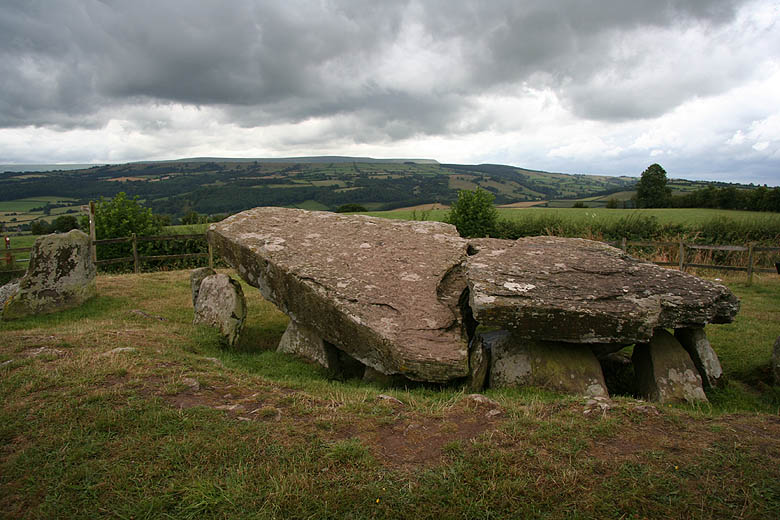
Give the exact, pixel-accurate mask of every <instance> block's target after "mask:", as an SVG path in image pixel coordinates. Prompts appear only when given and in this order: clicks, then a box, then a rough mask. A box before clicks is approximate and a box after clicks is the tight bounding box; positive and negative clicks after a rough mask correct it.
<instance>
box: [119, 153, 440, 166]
mask: <svg viewBox="0 0 780 520" xmlns="http://www.w3.org/2000/svg"><path fill="white" fill-rule="evenodd" d="M255 161H257V162H264V163H306V164H317V163H353V162H356V163H385V164H403V163H414V164H439V161H437V160H435V159H375V158H373V157H349V156H344V155H314V156H307V157H190V158H185V159H169V160H163V161H135V162H134V163H129V164H156V163H187V162H236V163H248V162H255Z"/></svg>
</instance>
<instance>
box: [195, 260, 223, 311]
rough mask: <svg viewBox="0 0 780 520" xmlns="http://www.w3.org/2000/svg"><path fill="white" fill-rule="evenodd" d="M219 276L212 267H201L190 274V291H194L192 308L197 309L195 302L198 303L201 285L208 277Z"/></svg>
mask: <svg viewBox="0 0 780 520" xmlns="http://www.w3.org/2000/svg"><path fill="white" fill-rule="evenodd" d="M213 274H217V272H216V271H215V270H214V269H212V268H211V267H201V268H199V269H193V270H192V271H191V272H190V289H191V290H192V306H193V307H195V302H196V301H198V293H199V292H200V284H201V283H202V282H203V280H204V279H205V278H206V277H207V276H211V275H213Z"/></svg>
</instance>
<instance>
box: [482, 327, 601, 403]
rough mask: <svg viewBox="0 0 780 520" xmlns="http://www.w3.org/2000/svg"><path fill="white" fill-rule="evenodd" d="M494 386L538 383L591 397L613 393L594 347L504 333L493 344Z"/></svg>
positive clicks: (522, 385)
mask: <svg viewBox="0 0 780 520" xmlns="http://www.w3.org/2000/svg"><path fill="white" fill-rule="evenodd" d="M490 386H491V388H503V387H524V386H538V387H543V388H547V389H549V390H554V391H556V392H563V393H568V394H577V395H587V396H591V397H595V396H603V397H606V396H608V395H609V393H608V392H607V385H606V384H605V383H604V376H603V374H602V372H601V365H600V364H599V362H598V359H596V356H595V355H594V354H593V352H591V351H590V349H587V348H582V347H581V346H579V345H571V344H566V343H560V342H541V341H533V340H526V339H522V338H518V337H517V336H504V337H503V340H501V338H499V340H498V341H495V342H494V343H493V344H492V348H491V352H490Z"/></svg>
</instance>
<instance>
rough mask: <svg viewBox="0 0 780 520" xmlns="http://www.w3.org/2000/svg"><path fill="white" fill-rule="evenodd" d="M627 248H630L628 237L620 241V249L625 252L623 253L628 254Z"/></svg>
mask: <svg viewBox="0 0 780 520" xmlns="http://www.w3.org/2000/svg"><path fill="white" fill-rule="evenodd" d="M626 247H628V246H627V245H626V237H623V238H622V239H621V240H620V249H622V250H623V252H624V253H625V252H626Z"/></svg>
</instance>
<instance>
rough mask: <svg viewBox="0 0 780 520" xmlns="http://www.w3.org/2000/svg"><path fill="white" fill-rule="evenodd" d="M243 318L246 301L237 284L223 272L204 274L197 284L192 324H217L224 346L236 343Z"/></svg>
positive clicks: (242, 324)
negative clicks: (223, 339)
mask: <svg viewBox="0 0 780 520" xmlns="http://www.w3.org/2000/svg"><path fill="white" fill-rule="evenodd" d="M245 319H246V300H245V298H244V291H243V290H242V289H241V284H240V283H238V282H237V281H235V280H233V279H232V278H230V277H229V276H228V275H226V274H214V275H211V276H207V277H206V278H204V279H203V281H202V282H201V284H200V291H199V293H198V299H197V301H196V302H195V319H194V321H193V323H205V324H207V325H212V326H214V327H217V328H218V329H219V331H220V332H221V333H222V335H223V336H224V337H225V340H226V342H227V344H228V345H230V346H233V345H235V344H236V343H237V342H238V338H239V335H240V334H241V329H242V328H243V327H244V320H245Z"/></svg>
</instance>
